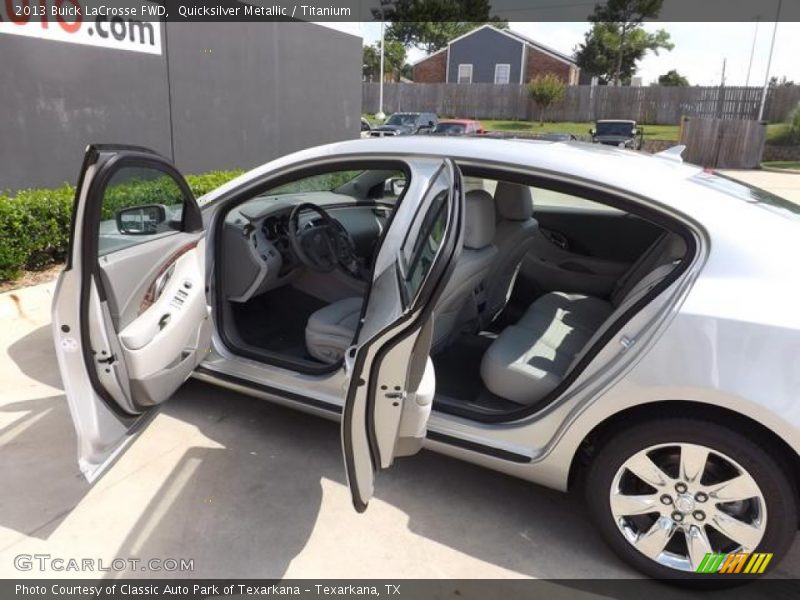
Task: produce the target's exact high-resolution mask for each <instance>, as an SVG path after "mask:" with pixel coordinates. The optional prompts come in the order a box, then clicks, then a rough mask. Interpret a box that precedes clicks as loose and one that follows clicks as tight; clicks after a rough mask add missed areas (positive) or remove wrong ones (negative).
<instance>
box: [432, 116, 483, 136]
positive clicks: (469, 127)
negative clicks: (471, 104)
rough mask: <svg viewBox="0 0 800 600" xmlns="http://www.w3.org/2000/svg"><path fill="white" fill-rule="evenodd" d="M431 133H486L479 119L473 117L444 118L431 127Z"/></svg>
mask: <svg viewBox="0 0 800 600" xmlns="http://www.w3.org/2000/svg"><path fill="white" fill-rule="evenodd" d="M431 133H432V134H433V135H481V134H484V133H486V130H485V129H484V128H483V125H482V124H481V122H480V121H475V120H473V119H445V120H444V121H439V124H438V125H436V127H434V128H433V131H432V132H431Z"/></svg>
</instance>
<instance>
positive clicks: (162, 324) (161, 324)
mask: <svg viewBox="0 0 800 600" xmlns="http://www.w3.org/2000/svg"><path fill="white" fill-rule="evenodd" d="M171 316H172V315H171V314H169V313H164V314H163V315H161V318H160V319H159V320H158V328H159V330H161V329H164V327H166V326H167V323H169V320H170V317H171Z"/></svg>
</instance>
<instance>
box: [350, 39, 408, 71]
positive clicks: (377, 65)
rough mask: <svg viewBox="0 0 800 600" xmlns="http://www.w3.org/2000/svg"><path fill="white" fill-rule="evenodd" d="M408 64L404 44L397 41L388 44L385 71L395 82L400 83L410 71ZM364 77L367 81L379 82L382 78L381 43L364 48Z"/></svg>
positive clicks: (384, 64) (384, 63) (384, 62)
mask: <svg viewBox="0 0 800 600" xmlns="http://www.w3.org/2000/svg"><path fill="white" fill-rule="evenodd" d="M408 68H409V66H408V65H407V64H406V49H405V46H403V44H401V43H400V42H396V41H387V42H386V54H385V55H384V57H383V70H384V72H385V73H386V74H387V75H389V76H391V78H392V80H393V81H400V77H402V76H404V73H405V72H407V71H408ZM361 72H362V75H363V76H364V79H365V80H366V81H379V80H380V78H381V75H380V73H381V43H380V42H376V43H375V44H374V45H372V46H364V49H363V55H362V69H361Z"/></svg>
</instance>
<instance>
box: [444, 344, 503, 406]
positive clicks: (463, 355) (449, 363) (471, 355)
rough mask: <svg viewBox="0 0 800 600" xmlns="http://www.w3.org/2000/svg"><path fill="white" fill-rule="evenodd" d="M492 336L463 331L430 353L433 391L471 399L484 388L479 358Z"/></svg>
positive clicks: (462, 398)
mask: <svg viewBox="0 0 800 600" xmlns="http://www.w3.org/2000/svg"><path fill="white" fill-rule="evenodd" d="M493 338H494V336H490V335H462V336H460V337H459V338H458V339H457V340H455V341H454V342H453V343H452V344H450V345H449V346H448V347H447V348H445V349H444V350H442V351H441V352H439V353H438V354H436V356H434V357H433V366H434V368H435V369H436V393H437V394H444V395H445V396H450V397H452V398H458V399H459V400H465V401H468V400H474V399H476V398H477V397H478V395H479V393H480V391H481V390H482V389H484V386H483V380H481V359H482V358H483V353H484V352H486V349H487V348H488V347H489V345H490V344H491V343H492V341H493Z"/></svg>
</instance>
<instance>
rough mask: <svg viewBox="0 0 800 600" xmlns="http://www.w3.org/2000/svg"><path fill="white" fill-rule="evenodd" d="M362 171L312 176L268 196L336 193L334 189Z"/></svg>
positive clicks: (277, 189)
mask: <svg viewBox="0 0 800 600" xmlns="http://www.w3.org/2000/svg"><path fill="white" fill-rule="evenodd" d="M363 172H364V171H334V172H332V173H323V174H321V175H312V176H311V177H305V178H303V179H299V180H297V181H292V182H291V183H286V184H284V185H282V186H280V187H277V188H275V189H274V190H270V195H274V196H280V195H282V194H306V193H311V192H337V189H336V188H339V187H341V186H343V185H344V184H346V183H348V182H349V181H352V180H353V179H355V178H356V177H358V176H359V175H361V173H363Z"/></svg>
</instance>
